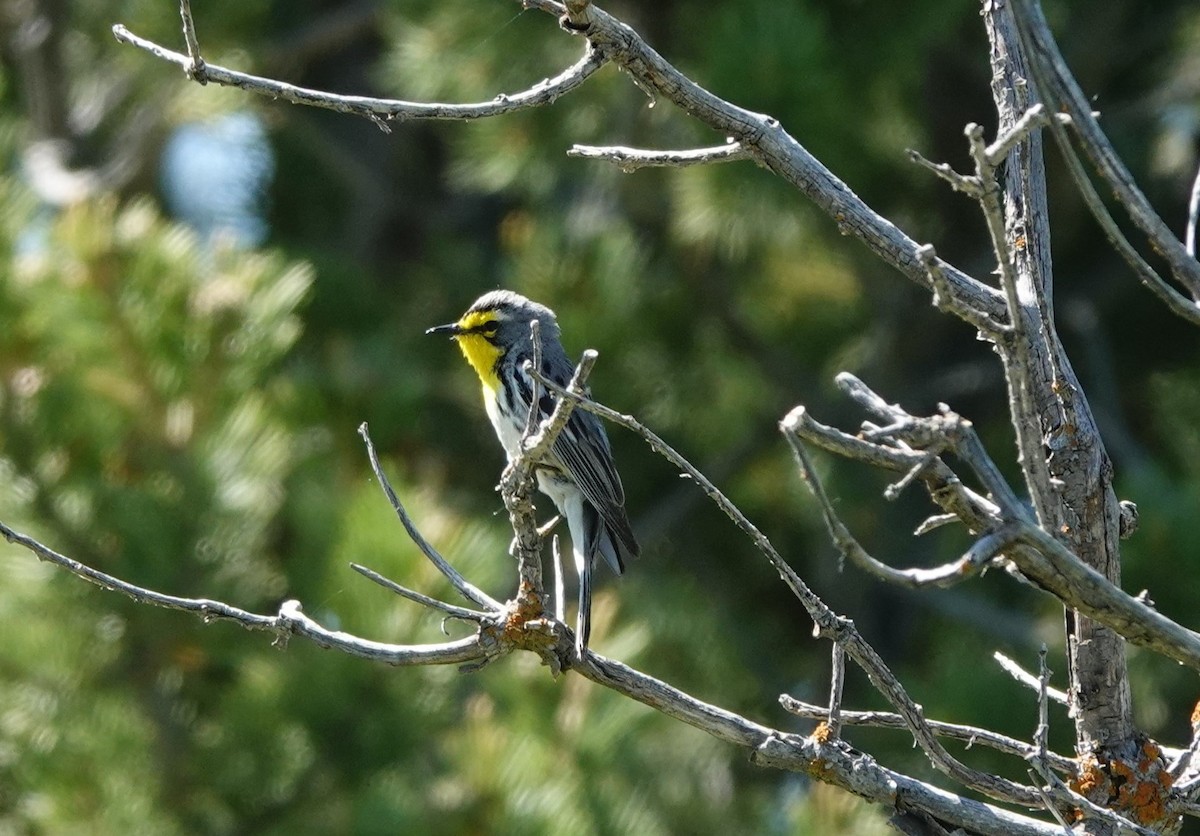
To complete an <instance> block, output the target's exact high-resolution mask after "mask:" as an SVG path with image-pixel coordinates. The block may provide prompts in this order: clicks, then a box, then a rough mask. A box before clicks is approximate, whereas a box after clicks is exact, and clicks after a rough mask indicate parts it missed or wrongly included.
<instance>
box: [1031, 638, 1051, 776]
mask: <svg viewBox="0 0 1200 836" xmlns="http://www.w3.org/2000/svg"><path fill="white" fill-rule="evenodd" d="M1049 696H1050V668H1049V667H1048V666H1047V665H1046V643H1045V642H1042V647H1041V650H1039V651H1038V724H1037V729H1035V730H1034V732H1033V744H1034V746H1036V747H1037V755H1036V756H1035V762H1036V763H1037V764H1038V765H1039V767H1041V766H1043V765H1044V764H1045V763H1046V749H1047V745H1048V741H1049V739H1050V709H1049V705H1048V702H1049V700H1048V698H1049ZM1038 771H1039V772H1045V769H1043V768H1039V769H1038Z"/></svg>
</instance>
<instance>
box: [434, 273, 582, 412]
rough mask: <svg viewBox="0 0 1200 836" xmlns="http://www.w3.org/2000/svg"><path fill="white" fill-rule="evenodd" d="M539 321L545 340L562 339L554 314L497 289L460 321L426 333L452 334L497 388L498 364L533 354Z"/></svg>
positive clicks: (486, 382) (487, 382)
mask: <svg viewBox="0 0 1200 836" xmlns="http://www.w3.org/2000/svg"><path fill="white" fill-rule="evenodd" d="M535 319H536V320H537V321H538V328H539V330H540V332H541V335H542V339H543V340H551V339H554V340H557V339H558V320H557V318H556V317H555V316H554V311H552V310H550V309H549V308H547V307H546V306H545V305H539V304H538V303H537V302H534V301H532V300H530V299H527V298H525V297H524V296H522V295H521V294H519V293H513V292H512V291H511V290H493V291H491V292H489V293H485V294H484V295H483V296H480V297H479V298H478V299H476V300H475V302H474V303H473V304H472V305H471V307H469V308H467V311H466V313H464V314H463V315H462V317H460V318H459V320H458V321H457V322H451V323H448V324H446V325H438V326H435V327H433V328H430V329H429V330H428V331H426V332H425V333H426V334H449V335H450V339H452V340H454V341H455V342H457V343H458V347H459V348H460V349H462V353H463V355H464V356H465V357H466V358H467V362H469V363H470V364H471V367H472V368H474V369H475V372H476V373H477V374H478V375H479V379H480V380H481V381H483V384H484V385H485V386H488V387H490V388H491V389H493V390H494V389H496V388H497V387H498V386H499V380H498V378H497V375H496V365H497V364H498V363H499V361H500V358H502V357H504V356H505V355H506V354H507V353H508V352H509V351H512V350H514V349H516V350H517V351H519V352H521V353H522V354H529V355H532V352H533V348H532V346H533V341H532V338H531V337H530V331H529V324H530V323H531V322H532V321H533V320H535Z"/></svg>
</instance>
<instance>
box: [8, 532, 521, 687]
mask: <svg viewBox="0 0 1200 836" xmlns="http://www.w3.org/2000/svg"><path fill="white" fill-rule="evenodd" d="M0 535H3V536H4V538H5V539H6V540H8V542H10V543H15V544H17V545H18V546H21V547H22V548H24V549H27V550H29V551H30V552H33V553H34V554H35V555H37V556H38V557H39V558H41V559H42V560H47V561H49V562H51V563H54V564H55V565H57V566H60V567H62V568H63V569H66V570H67V571H68V572H70V573H71V574H73V575H76V576H78V577H80V578H83V579H84V580H86V581H90V582H91V583H94V584H96V586H99V587H100V588H102V589H107V590H112V591H114V592H120V593H121V594H122V595H126V596H128V597H129V598H132V599H133V600H134V601H137V602H138V603H139V604H151V605H153V606H156V607H163V608H165V609H169V610H179V611H181V612H190V613H193V614H195V615H198V616H200V617H201V618H202V619H204V621H205V623H208V622H211V621H216V620H218V619H225V620H229V621H233V622H236V623H237V624H240V625H241V626H242V627H245V628H246V629H248V630H265V631H267V632H271V633H274V634H276V636H278V637H279V639H286V637H287V636H289V635H297V636H302V637H304V638H306V639H308V640H310V641H312V642H313V643H314V644H317V645H319V646H320V647H325V648H329V649H333V650H340V651H342V652H343V653H346V654H349V655H351V656H358V657H360V658H363V659H371V660H374V661H376V662H384V663H386V664H389V665H449V664H462V663H464V662H471V661H478V660H480V659H483V658H486V657H489V656H491V655H493V654H495V653H498V652H499V651H500V647H499V645H498V644H496V643H495V641H494V640H492V639H491V638H489V637H488V635H487V634H486V633H480V634H479V635H475V636H470V637H469V638H465V639H459V640H458V641H453V642H445V643H442V644H425V645H399V644H386V643H384V642H376V641H371V640H369V639H362V638H359V637H357V636H352V635H350V634H349V633H342V632H339V631H334V630H327V629H325V628H324V627H322V626H321V625H320V624H318V623H317V622H315V621H313V620H312V619H311V618H309V617H308V616H306V615H304V613H303V611H302V610H301V607H300V602H299V601H285V602H284V603H283V604H282V605H281V606H280V608H279V612H278V614H276V615H274V616H270V615H260V614H258V613H252V612H249V611H247V610H243V609H240V608H238V607H234V606H232V605H230V604H226V603H224V602H223V601H215V600H212V599H210V598H183V597H180V596H178V595H167V594H164V593H162V592H156V591H155V590H153V589H148V588H146V587H142V586H137V585H136V584H132V583H129V582H128V581H123V580H121V579H120V578H117V577H114V576H113V575H109V574H106V573H104V572H101V571H99V570H98V569H93V568H92V567H90V566H87V565H85V564H83V563H80V562H79V561H78V560H74V559H72V558H69V557H67V556H66V555H62V554H59V553H58V552H56V551H54V550H53V549H51V548H50V547H49V546H45V545H43V544H41V543H39V542H38V541H37V540H34V539H33V538H32V537H28V536H26V535H24V534H21V533H19V532H17V531H14V530H13V529H11V528H9V527H8V526H7V525H5V524H4V523H0Z"/></svg>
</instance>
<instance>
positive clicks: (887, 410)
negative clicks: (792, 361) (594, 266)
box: [789, 372, 1200, 670]
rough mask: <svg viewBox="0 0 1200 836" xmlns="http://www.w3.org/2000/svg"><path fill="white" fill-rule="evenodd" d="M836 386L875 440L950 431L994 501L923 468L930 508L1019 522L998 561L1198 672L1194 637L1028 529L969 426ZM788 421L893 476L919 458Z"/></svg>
mask: <svg viewBox="0 0 1200 836" xmlns="http://www.w3.org/2000/svg"><path fill="white" fill-rule="evenodd" d="M837 382H838V385H839V386H840V387H841V388H842V389H843V391H845V392H846V393H847V394H848V395H850V396H851V397H852V398H853V399H854V400H855V401H857V402H858V403H860V404H861V405H862V406H863V407H864V408H865V409H867V410H868V411H869V412H871V413H872V414H875V415H877V416H879V417H880V418H881V419H882V420H883V421H885V422H887V427H885V428H883V429H876V430H872V431H871V435H873V436H874V437H876V438H880V439H884V440H886V436H887V433H889V432H890V433H894V434H896V435H897V436H899V437H900V438H903V439H905V440H907V441H910V442H913V443H918V444H922V445H923V444H925V443H931V442H933V441H935V440H936V439H937V437H938V433H945V432H947V431H953V432H954V433H955V434H956V435H957V440H956V441H955V443H954V444H953V445H952V446H951V449H953V450H954V453H955V455H957V456H958V457H959V458H961V459H962V460H963V461H965V462H966V463H967V464H968V465H970V467H971V468H972V470H974V471H975V473H976V475H978V476H979V478H980V481H981V482H982V483H983V485H984V486H985V488H986V489H987V490H988V491H989V493H991V495H992V498H993V500H995V501H994V502H993V501H990V500H988V499H985V498H984V497H981V496H979V495H977V494H974V493H972V492H971V491H969V490H967V489H966V488H964V487H963V486H962V484H961V483H960V482H959V481H958V477H957V476H956V475H955V474H954V473H953V471H951V470H950V469H949V468H947V467H945V465H944V464H943V463H942V462H940V461H934V462H933V463H931V464H929V465H928V466H927V468H926V471H925V474H926V475H924V476H922V480H923V481H924V482H925V483H926V487H927V488H928V489H929V491H930V496H931V497H932V498H933V499H934V501H935V502H937V503H938V504H939V505H941V506H942V508H943V509H945V510H946V511H948V512H950V513H954V514H955V515H956V516H958V517H959V518H960V519H962V520H963V521H964V522H965V523H966V524H967V525H968V527H969V528H971V529H972V530H974V531H984V530H989V529H992V528H994V527H995V526H996V525H998V524H999V522H1000V521H1001V520H1002V519H1003V520H1008V521H1018V522H1020V523H1021V526H1020V528H1019V530H1017V531H1016V533H1015V539H1016V542H1015V543H1014V544H1013V546H1012V548H1008V549H1006V550H1005V555H1006V556H1007V557H1008V558H1009V559H1011V560H1012V561H1013V563H1014V564H1015V565H1016V566H1017V567H1018V568H1019V569H1020V571H1021V573H1022V574H1023V575H1025V576H1026V577H1027V578H1029V579H1030V580H1032V581H1034V582H1035V583H1036V584H1037V585H1038V586H1040V587H1041V588H1042V589H1044V590H1046V591H1048V592H1050V593H1051V594H1053V595H1054V596H1055V597H1057V598H1058V599H1059V600H1061V601H1062V602H1063V603H1064V604H1065V605H1066V606H1068V607H1070V608H1072V609H1076V610H1079V611H1080V612H1081V613H1083V614H1084V615H1086V616H1088V617H1089V618H1092V619H1094V620H1096V621H1098V622H1100V623H1101V624H1104V625H1105V626H1107V627H1109V628H1111V629H1112V630H1114V631H1116V632H1118V633H1120V634H1121V635H1122V636H1123V637H1125V639H1126V640H1128V641H1130V642H1132V643H1134V644H1138V645H1142V646H1144V647H1149V648H1151V649H1153V650H1155V651H1157V652H1158V653H1161V654H1163V655H1164V656H1167V657H1168V658H1171V659H1174V660H1175V661H1177V662H1180V663H1182V664H1185V665H1188V666H1189V667H1192V668H1195V669H1198V670H1200V634H1197V633H1195V632H1194V631H1192V630H1188V629H1187V628H1185V627H1183V626H1181V625H1180V624H1178V623H1176V622H1174V621H1172V620H1171V619H1169V618H1167V617H1166V616H1164V615H1163V614H1162V613H1160V612H1158V611H1157V610H1155V609H1154V608H1153V607H1151V606H1149V605H1148V604H1147V603H1146V602H1145V601H1142V600H1139V599H1138V598H1136V597H1134V596H1131V595H1129V594H1128V593H1126V592H1124V591H1123V590H1121V589H1120V588H1119V587H1117V586H1116V585H1115V584H1113V583H1112V582H1110V581H1109V580H1108V579H1107V578H1105V577H1104V576H1103V575H1102V574H1100V573H1099V572H1098V571H1096V570H1095V569H1093V568H1092V567H1091V566H1088V565H1087V564H1086V563H1083V562H1082V561H1081V560H1079V558H1078V557H1077V556H1076V555H1075V554H1073V553H1072V552H1071V550H1070V549H1068V548H1067V547H1066V546H1065V545H1063V544H1062V543H1061V542H1059V541H1058V540H1057V539H1056V538H1055V537H1053V536H1052V535H1050V534H1048V533H1047V532H1045V531H1043V530H1042V529H1041V528H1040V527H1039V526H1038V525H1036V524H1035V522H1034V521H1033V520H1032V519H1030V514H1029V511H1028V509H1027V508H1026V506H1025V505H1024V503H1022V502H1020V500H1018V498H1017V497H1016V495H1015V494H1014V493H1013V492H1012V489H1011V488H1010V487H1009V486H1008V484H1007V482H1006V481H1005V480H1004V478H1003V477H1002V475H1001V474H1000V471H999V469H998V468H997V467H996V465H995V463H994V462H993V461H991V459H990V458H989V457H988V456H987V453H986V451H985V450H984V449H983V445H982V443H981V442H980V441H979V437H978V435H977V434H976V433H975V432H974V430H973V429H971V427H970V422H968V421H964V420H963V419H960V418H958V416H955V415H953V414H952V413H947V414H943V415H940V416H934V418H936V419H938V420H937V421H933V422H932V423H929V422H922V421H921V420H918V419H916V418H915V417H914V416H911V415H909V414H908V413H907V412H905V411H904V410H903V409H901V408H900V407H898V406H895V405H892V404H888V403H887V402H886V401H884V400H883V398H881V397H879V396H878V395H877V394H875V393H874V392H873V391H871V390H870V389H869V388H868V387H867V386H866V385H865V384H863V383H862V381H860V380H858V379H857V378H856V377H854V376H853V375H850V374H848V373H845V372H843V373H842V374H839V375H838V377H837ZM790 415H792V416H793V417H796V418H797V421H796V422H795V423H794V424H793V425H792V426H790V427H789V429H790V431H792V432H795V433H797V434H798V435H800V436H801V437H802V438H804V439H805V440H808V441H812V442H813V443H815V444H818V445H820V446H821V447H823V448H825V449H827V450H830V451H832V452H835V453H838V454H840V455H844V456H847V457H849V458H852V459H855V460H858V461H863V462H866V463H868V464H874V465H877V466H879V467H884V468H887V469H889V470H898V471H907V470H908V469H909V468H911V467H913V466H914V465H916V464H917V463H918V462H921V461H922V460H923V456H924V454H923V453H922V452H919V451H914V450H911V449H909V448H907V447H900V446H899V445H897V447H887V446H885V445H884V444H879V443H874V442H871V441H868V440H865V439H863V438H856V437H854V436H850V435H847V434H846V433H843V432H841V431H840V430H836V429H833V428H830V427H826V426H824V425H821V424H819V423H817V422H816V421H814V420H812V419H811V417H809V416H808V414H807V413H806V412H797V411H796V410H793V412H792V413H790ZM931 420H932V419H931ZM939 422H941V423H940V424H939Z"/></svg>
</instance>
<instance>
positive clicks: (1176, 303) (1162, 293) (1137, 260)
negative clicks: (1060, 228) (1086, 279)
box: [1050, 124, 1200, 325]
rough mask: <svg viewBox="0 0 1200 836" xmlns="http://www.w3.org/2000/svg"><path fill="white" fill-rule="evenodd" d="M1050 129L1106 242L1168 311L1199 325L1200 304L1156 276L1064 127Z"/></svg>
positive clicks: (1080, 194) (1073, 179)
mask: <svg viewBox="0 0 1200 836" xmlns="http://www.w3.org/2000/svg"><path fill="white" fill-rule="evenodd" d="M1050 128H1051V133H1053V135H1054V138H1055V140H1056V142H1057V144H1058V148H1059V150H1060V151H1061V152H1062V157H1063V161H1064V162H1065V163H1066V165H1067V172H1068V173H1069V174H1070V175H1071V180H1072V182H1074V184H1075V188H1076V189H1077V190H1078V192H1079V196H1080V197H1082V198H1083V202H1084V204H1086V205H1087V207H1088V210H1089V211H1090V212H1091V213H1092V217H1093V218H1095V220H1096V223H1098V224H1099V225H1100V229H1101V230H1102V231H1103V232H1104V237H1105V238H1107V239H1108V243H1109V244H1111V245H1112V248H1113V249H1114V250H1116V251H1117V254H1118V255H1120V256H1121V258H1123V259H1124V260H1125V263H1126V264H1128V265H1129V268H1130V269H1131V270H1133V272H1134V275H1136V276H1137V278H1138V281H1140V282H1141V283H1142V285H1144V286H1145V287H1146V288H1147V289H1148V290H1149V291H1150V292H1151V293H1153V294H1154V295H1155V296H1157V297H1158V298H1159V300H1160V301H1162V302H1163V304H1165V305H1166V306H1167V309H1168V310H1169V311H1171V313H1173V314H1175V315H1176V316H1178V317H1180V318H1181V319H1184V320H1186V321H1187V322H1190V323H1192V324H1193V325H1200V306H1197V304H1196V303H1195V302H1194V301H1192V300H1191V299H1188V298H1187V297H1186V296H1184V295H1183V294H1182V293H1180V292H1179V291H1178V290H1176V289H1175V288H1174V287H1173V286H1172V285H1171V284H1170V283H1169V282H1168V281H1167V280H1166V279H1164V278H1163V277H1162V276H1161V275H1159V273H1158V271H1157V270H1155V269H1154V268H1153V267H1151V266H1150V263H1149V262H1147V261H1146V259H1144V258H1142V255H1141V253H1139V252H1138V251H1137V249H1135V248H1134V246H1133V244H1131V243H1130V242H1129V239H1128V238H1126V237H1125V233H1124V232H1122V231H1121V228H1120V227H1119V226H1117V222H1116V221H1115V220H1114V219H1113V216H1112V213H1110V212H1109V211H1108V207H1107V206H1105V205H1104V200H1103V199H1102V198H1101V197H1100V194H1099V192H1097V191H1096V187H1095V186H1093V185H1092V181H1091V178H1090V177H1089V176H1088V173H1087V171H1086V170H1085V169H1084V167H1083V163H1082V162H1081V161H1080V160H1079V156H1078V155H1077V154H1076V153H1075V148H1074V146H1072V144H1071V140H1070V138H1069V137H1068V136H1067V132H1066V130H1065V129H1064V128H1063V127H1062V126H1061V125H1058V124H1051V125H1050ZM1197 182H1200V174H1198V175H1197Z"/></svg>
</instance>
